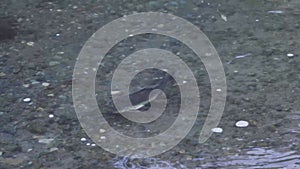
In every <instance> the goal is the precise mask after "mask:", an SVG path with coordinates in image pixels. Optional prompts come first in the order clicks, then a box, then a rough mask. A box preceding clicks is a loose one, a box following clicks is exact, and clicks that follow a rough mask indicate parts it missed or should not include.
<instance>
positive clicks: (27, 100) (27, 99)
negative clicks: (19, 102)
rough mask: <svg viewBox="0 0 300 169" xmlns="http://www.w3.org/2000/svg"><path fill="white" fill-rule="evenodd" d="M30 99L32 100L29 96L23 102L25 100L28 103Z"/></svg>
mask: <svg viewBox="0 0 300 169" xmlns="http://www.w3.org/2000/svg"><path fill="white" fill-rule="evenodd" d="M30 101H31V99H30V98H29V97H27V98H24V99H23V102H25V103H28V102H30Z"/></svg>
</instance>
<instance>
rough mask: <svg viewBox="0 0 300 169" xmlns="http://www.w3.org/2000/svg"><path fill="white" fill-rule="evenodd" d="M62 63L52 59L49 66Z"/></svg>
mask: <svg viewBox="0 0 300 169" xmlns="http://www.w3.org/2000/svg"><path fill="white" fill-rule="evenodd" d="M59 64H60V63H59V62H58V61H51V62H49V66H55V65H59Z"/></svg>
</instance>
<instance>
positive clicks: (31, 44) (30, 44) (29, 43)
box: [26, 42, 34, 46]
mask: <svg viewBox="0 0 300 169" xmlns="http://www.w3.org/2000/svg"><path fill="white" fill-rule="evenodd" d="M26 45H28V46H34V42H27V43H26Z"/></svg>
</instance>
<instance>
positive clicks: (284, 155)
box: [202, 148, 300, 168]
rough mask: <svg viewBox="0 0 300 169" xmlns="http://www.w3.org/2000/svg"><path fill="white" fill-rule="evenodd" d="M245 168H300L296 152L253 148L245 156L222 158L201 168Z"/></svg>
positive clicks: (299, 160)
mask: <svg viewBox="0 0 300 169" xmlns="http://www.w3.org/2000/svg"><path fill="white" fill-rule="evenodd" d="M224 166H227V167H228V168H230V167H233V168H237V167H247V168H252V167H253V168H282V167H286V168H300V155H299V154H297V153H296V151H284V152H278V151H275V150H272V149H264V148H253V149H252V150H250V151H248V152H246V153H245V154H239V155H236V156H229V157H222V158H220V159H217V162H215V163H207V164H204V165H203V166H202V167H203V168H207V167H224Z"/></svg>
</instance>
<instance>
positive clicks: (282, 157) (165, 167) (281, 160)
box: [113, 148, 300, 169]
mask: <svg viewBox="0 0 300 169" xmlns="http://www.w3.org/2000/svg"><path fill="white" fill-rule="evenodd" d="M205 161H206V159H205V158H195V159H193V160H191V161H190V162H189V164H190V165H192V166H197V167H193V168H196V169H200V168H212V167H218V168H219V167H222V168H245V167H246V168H295V169H296V168H297V169H298V168H300V154H297V152H296V151H289V150H286V151H275V150H272V149H268V148H253V149H251V150H249V151H247V152H246V153H242V154H237V155H233V156H227V157H221V158H218V159H216V160H215V162H205ZM113 162H114V167H116V168H121V169H128V168H132V169H148V168H150V169H176V168H182V169H185V168H190V167H188V166H185V165H183V164H180V163H179V162H175V163H172V162H170V161H163V160H159V159H157V158H148V159H143V160H137V159H129V158H121V159H117V158H116V159H114V160H113ZM199 163H201V166H198V165H197V164H199ZM225 166H226V167H225Z"/></svg>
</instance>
